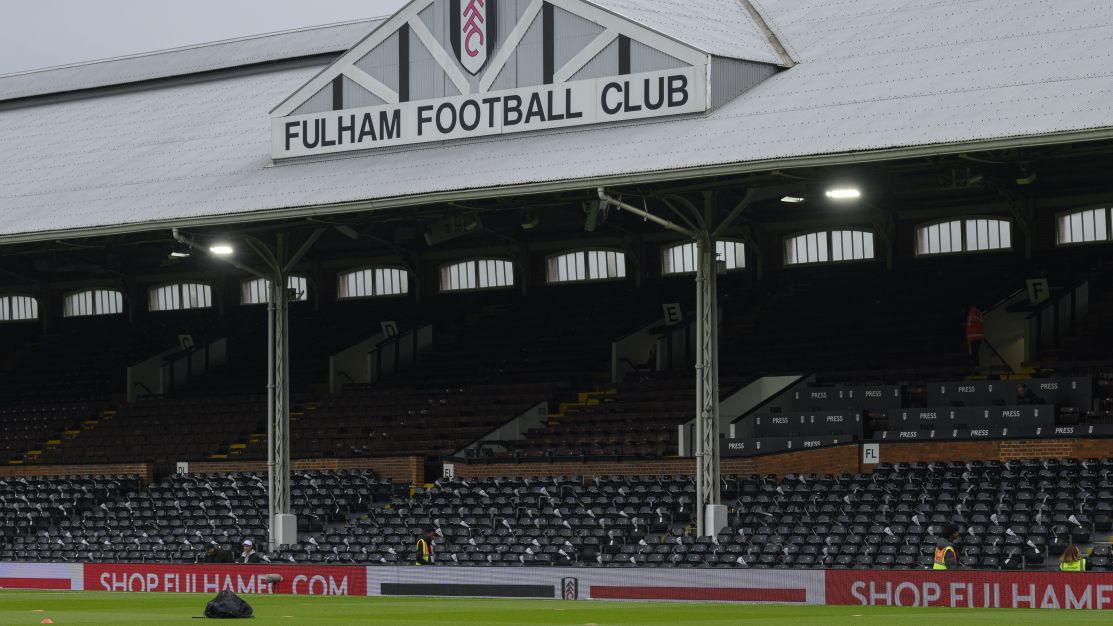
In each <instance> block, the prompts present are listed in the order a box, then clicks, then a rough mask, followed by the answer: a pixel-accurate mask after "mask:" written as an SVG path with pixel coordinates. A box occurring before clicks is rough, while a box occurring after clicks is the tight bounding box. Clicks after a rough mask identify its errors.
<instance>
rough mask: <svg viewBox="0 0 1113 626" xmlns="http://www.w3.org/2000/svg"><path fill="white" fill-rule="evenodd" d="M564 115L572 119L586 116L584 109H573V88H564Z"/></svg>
mask: <svg viewBox="0 0 1113 626" xmlns="http://www.w3.org/2000/svg"><path fill="white" fill-rule="evenodd" d="M564 115H565V116H566V117H567V118H568V119H570V120H574V119H578V118H581V117H583V116H584V112H583V111H573V110H572V90H571V89H565V90H564Z"/></svg>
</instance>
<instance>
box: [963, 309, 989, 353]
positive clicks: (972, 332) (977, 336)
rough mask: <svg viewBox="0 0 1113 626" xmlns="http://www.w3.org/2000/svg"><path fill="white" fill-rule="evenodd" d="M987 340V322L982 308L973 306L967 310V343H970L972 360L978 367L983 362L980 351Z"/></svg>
mask: <svg viewBox="0 0 1113 626" xmlns="http://www.w3.org/2000/svg"><path fill="white" fill-rule="evenodd" d="M984 341H985V322H983V321H982V310H981V309H979V308H978V307H976V306H971V307H970V308H969V309H967V310H966V343H967V344H969V345H970V361H971V362H972V363H973V364H974V367H975V368H977V367H978V365H980V364H981V359H980V358H979V353H980V352H981V349H982V343H983V342H984Z"/></svg>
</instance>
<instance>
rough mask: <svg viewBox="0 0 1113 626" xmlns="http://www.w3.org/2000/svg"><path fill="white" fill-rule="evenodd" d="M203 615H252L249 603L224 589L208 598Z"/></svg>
mask: <svg viewBox="0 0 1113 626" xmlns="http://www.w3.org/2000/svg"><path fill="white" fill-rule="evenodd" d="M205 617H212V618H217V619H228V618H236V617H253V612H252V610H251V605H250V604H248V603H247V602H245V601H244V599H243V598H241V597H239V596H237V595H236V594H234V593H232V592H231V591H228V590H227V589H225V590H224V591H221V592H220V593H218V594H217V595H216V597H215V598H213V599H212V600H209V604H208V605H207V606H206V607H205Z"/></svg>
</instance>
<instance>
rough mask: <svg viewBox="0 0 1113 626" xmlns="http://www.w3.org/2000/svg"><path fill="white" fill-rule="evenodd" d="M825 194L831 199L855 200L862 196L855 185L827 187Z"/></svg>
mask: <svg viewBox="0 0 1113 626" xmlns="http://www.w3.org/2000/svg"><path fill="white" fill-rule="evenodd" d="M826 196H827V197H828V198H830V199H832V200H855V199H857V198H861V197H862V192H861V191H859V190H858V188H857V187H835V188H833V189H828V190H827V193H826Z"/></svg>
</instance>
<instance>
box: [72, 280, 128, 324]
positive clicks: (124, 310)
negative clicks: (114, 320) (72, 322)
mask: <svg viewBox="0 0 1113 626" xmlns="http://www.w3.org/2000/svg"><path fill="white" fill-rule="evenodd" d="M98 292H106V293H110V294H116V295H118V296H119V297H120V298H119V299H120V310H119V311H116V312H114V313H101V312H100V311H97V310H96V309H97V297H96V294H97V293H98ZM85 293H91V294H93V296H92V298H91V300H90V302H91V304H92V306H93V309H94V311H93V312H92V313H83V314H80V315H73V314H71V313H69V312H68V309H69V308H70V299H71V298H73V297H75V296H79V295H81V294H85ZM126 302H127V297H126V296H125V295H124V292H122V291H120V290H119V289H110V288H107V287H90V288H88V289H76V290H74V291H70V292H67V293H65V294H63V296H62V317H63V318H64V319H74V318H80V317H108V316H112V315H124V314H125V313H127V308H126V306H125V303H126Z"/></svg>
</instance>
